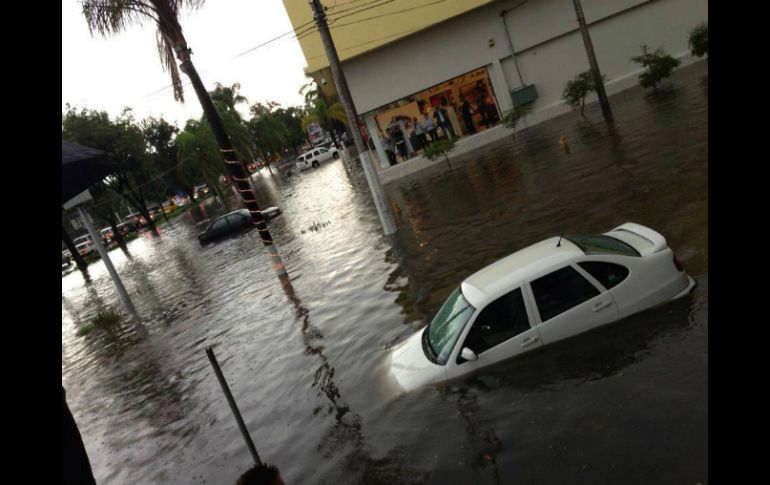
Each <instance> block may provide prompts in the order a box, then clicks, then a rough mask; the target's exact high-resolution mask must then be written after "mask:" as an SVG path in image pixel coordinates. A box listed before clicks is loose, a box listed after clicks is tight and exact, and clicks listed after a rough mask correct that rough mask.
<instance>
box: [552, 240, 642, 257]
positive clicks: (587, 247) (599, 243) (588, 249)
mask: <svg viewBox="0 0 770 485" xmlns="http://www.w3.org/2000/svg"><path fill="white" fill-rule="evenodd" d="M564 239H566V240H568V241H570V242H572V243H574V244H575V245H576V246H577V247H579V248H580V249H581V250H582V251H583V252H584V253H586V254H619V255H621V256H639V252H638V251H637V250H636V249H634V248H632V247H631V246H629V245H628V244H626V243H624V242H623V241H621V240H619V239H615V238H614V237H610V236H605V235H601V236H564Z"/></svg>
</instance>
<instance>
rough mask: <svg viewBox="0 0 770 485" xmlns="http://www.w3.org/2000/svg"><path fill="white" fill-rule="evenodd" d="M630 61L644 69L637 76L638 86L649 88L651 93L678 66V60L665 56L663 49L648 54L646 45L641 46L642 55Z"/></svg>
mask: <svg viewBox="0 0 770 485" xmlns="http://www.w3.org/2000/svg"><path fill="white" fill-rule="evenodd" d="M631 60H632V61H634V62H636V63H637V64H641V65H642V67H644V68H645V70H644V72H642V73H641V74H640V75H639V84H640V85H641V86H642V87H644V88H650V87H651V88H652V89H653V91H656V90H657V89H658V84H660V82H661V81H662V80H664V79H665V78H667V77H669V76H670V75H671V73H673V72H674V69H676V68H677V66H679V64H680V61H679V59H675V58H673V57H671V56H670V55H668V54H666V53H665V52H664V51H663V49H658V50H656V51H655V52H649V50H648V49H647V46H646V45H643V46H642V55H640V56H635V57H632V58H631Z"/></svg>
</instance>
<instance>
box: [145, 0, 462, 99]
mask: <svg viewBox="0 0 770 485" xmlns="http://www.w3.org/2000/svg"><path fill="white" fill-rule="evenodd" d="M357 1H360V0H354V1H351V2H348V3H356V2H357ZM394 1H396V0H384V1H383V0H370V1H369V2H367V3H363V4H360V5H357V6H355V7H350V8H348V9H344V10H341V11H338V12H336V13H335V14H334V15H335V16H334V17H333V18H332V17H329V22H328V25H329V30H333V29H335V28H339V27H347V26H350V25H355V24H357V23H360V22H366V21H369V20H374V19H378V18H382V17H388V16H391V15H397V14H401V13H406V12H411V11H414V10H418V9H421V8H425V7H429V6H431V5H436V4H439V3H444V2H446V1H447V0H435V1H433V2H429V3H426V4H423V5H417V6H413V7H410V8H405V9H401V10H396V11H393V12H387V13H383V14H380V15H375V16H372V17H366V18H363V19H357V20H354V21H351V22H347V23H343V24H338V25H334V24H335V22H336V21H338V20H340V19H342V18H346V17H350V16H352V15H356V14H358V13H361V12H365V11H368V10H371V9H373V8H377V7H381V6H383V5H386V4H389V3H392V2H394ZM378 2H381V3H378ZM348 3H346V4H340V5H339V6H342V5H347V4H348ZM372 4H375V5H372ZM351 10H355V11H353V12H349V11H351ZM344 12H349V13H345V14H344V15H339V16H336V15H337V14H341V13H344ZM311 24H314V21H310V22H306V23H304V24H302V25H300V26H299V27H297V28H295V29H293V30H291V31H287V32H284V33H283V34H280V35H278V36H276V37H273V38H272V39H269V40H267V41H265V42H262V43H261V44H259V45H257V46H255V47H252V48H249V49H247V50H245V51H243V52H241V53H239V54H236V55H235V56H233V57H231V58H230V59H228V60H234V59H237V58H239V57H242V56H244V55H246V54H248V53H251V52H254V51H255V50H257V49H260V48H262V47H265V46H268V45H270V44H272V43H273V42H276V41H279V40H281V39H285V40H286V41H290V40H294V39H296V40H301V39H304V38H305V37H307V36H309V35H312V34H313V33H315V32H317V28H316V26H315V25H311ZM421 28H423V27H418V28H415V29H413V30H410V31H405V32H402V33H398V34H392V35H389V36H385V37H381V38H379V39H375V40H370V41H367V42H363V43H361V44H357V45H355V46H349V47H346V48H343V49H341V50H343V51H345V50H350V49H353V48H355V47H360V46H362V45H367V44H371V43H374V42H377V41H378V40H383V39H387V38H391V37H396V36H398V35H403V34H405V33H411V32H414V31H417V30H420V29H421ZM301 29H304V30H301ZM300 30H301V31H300ZM292 33H294V36H292V37H287V36H288V35H289V34H292ZM318 57H321V55H318V56H313V57H311V58H310V59H315V58H318ZM207 71H209V72H210V71H211V69H209V70H207ZM205 73H206V72H204V74H205ZM191 84H192V82H191V81H190V80H189V79H188V80H186V81H183V82H182V87H189V86H190V85H191ZM173 87H174V86H173V84H171V85H168V86H165V87H163V88H160V89H159V90H157V91H153V92H152V93H149V94H147V95H146V96H145V99H148V98H150V97H152V96H154V95H157V94H161V93H164V92H165V91H168V90H169V89H172V88H173Z"/></svg>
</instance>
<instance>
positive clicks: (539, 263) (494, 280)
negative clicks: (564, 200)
mask: <svg viewBox="0 0 770 485" xmlns="http://www.w3.org/2000/svg"><path fill="white" fill-rule="evenodd" d="M558 242H559V237H552V238H548V239H546V240H544V241H541V242H539V243H536V244H533V245H531V246H528V247H526V248H524V249H521V250H519V251H516V252H515V253H513V254H509V255H508V256H506V257H504V258H503V259H501V260H499V261H497V262H494V263H492V264H490V265H489V266H486V267H484V268H482V269H480V270H479V271H476V272H475V273H473V274H472V275H470V276H468V277H467V278H466V279H465V280H464V281H463V282H462V285H461V288H462V292H463V296H465V298H466V299H467V300H468V303H470V304H471V305H473V306H474V307H476V308H479V307H483V306H486V305H487V304H488V303H489V302H491V301H492V300H494V299H495V298H498V297H499V296H501V295H503V294H505V293H507V292H508V291H511V290H512V289H513V288H515V287H516V286H518V285H520V284H521V282H522V281H524V280H525V279H527V278H529V277H531V276H533V275H536V274H538V273H540V272H541V271H543V270H548V269H549V268H553V269H557V267H558V266H563V265H564V264H565V263H567V262H570V261H573V260H574V259H576V258H577V257H579V256H583V255H584V254H583V251H581V250H580V248H579V247H577V246H576V245H575V244H573V243H572V242H570V241H568V240H567V239H564V238H561V244H560V246H558V247H557V246H556V244H557V243H558Z"/></svg>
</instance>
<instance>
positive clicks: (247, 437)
mask: <svg viewBox="0 0 770 485" xmlns="http://www.w3.org/2000/svg"><path fill="white" fill-rule="evenodd" d="M206 355H207V356H208V358H209V362H211V367H213V368H214V373H215V374H216V375H217V379H218V380H219V385H220V386H222V391H224V393H225V397H226V398H227V404H229V405H230V410H231V411H232V412H233V415H234V416H235V421H237V422H238V428H240V430H241V434H242V435H243V439H244V440H246V446H247V447H248V448H249V452H250V453H251V457H252V458H254V463H256V464H257V465H262V460H260V459H259V454H258V453H257V449H256V448H255V447H254V442H253V441H252V440H251V435H250V434H249V431H248V430H247V429H246V425H245V424H244V423H243V418H242V417H241V412H240V411H239V410H238V406H237V405H236V404H235V400H234V399H233V395H232V393H230V387H228V385H227V381H226V380H225V376H224V375H222V369H220V368H219V363H218V362H217V358H216V356H215V355H214V349H212V348H211V347H208V348H207V349H206Z"/></svg>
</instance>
